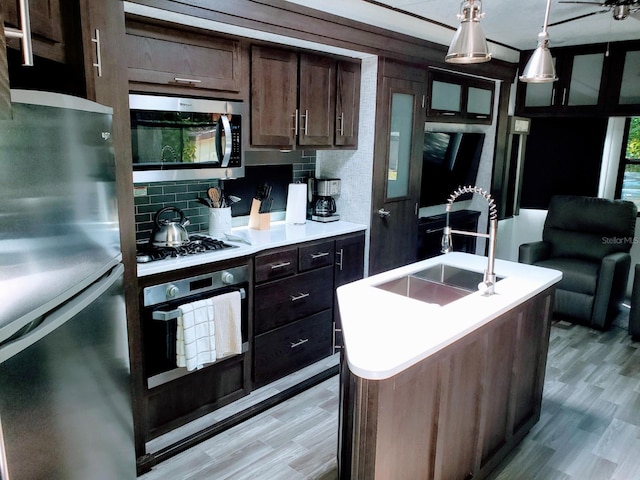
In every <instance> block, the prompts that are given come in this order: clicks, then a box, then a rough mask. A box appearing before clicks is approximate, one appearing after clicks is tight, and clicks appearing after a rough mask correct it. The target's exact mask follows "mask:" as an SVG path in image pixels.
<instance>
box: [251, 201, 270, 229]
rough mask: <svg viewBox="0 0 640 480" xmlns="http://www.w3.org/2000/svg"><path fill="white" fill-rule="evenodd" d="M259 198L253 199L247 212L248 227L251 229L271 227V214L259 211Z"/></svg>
mask: <svg viewBox="0 0 640 480" xmlns="http://www.w3.org/2000/svg"><path fill="white" fill-rule="evenodd" d="M261 203H262V202H260V200H257V199H255V198H254V199H253V201H252V202H251V210H250V212H249V228H251V229H253V230H269V228H270V227H271V214H270V213H260V204H261Z"/></svg>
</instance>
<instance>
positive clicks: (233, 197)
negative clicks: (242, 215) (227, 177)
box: [227, 195, 242, 206]
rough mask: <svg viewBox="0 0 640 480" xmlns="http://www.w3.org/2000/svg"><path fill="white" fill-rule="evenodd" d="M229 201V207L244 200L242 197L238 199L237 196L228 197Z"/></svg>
mask: <svg viewBox="0 0 640 480" xmlns="http://www.w3.org/2000/svg"><path fill="white" fill-rule="evenodd" d="M227 200H229V201H228V202H227V205H228V206H231V205H233V204H234V203H238V202H239V201H240V200H242V199H241V198H240V197H236V196H235V195H228V196H227Z"/></svg>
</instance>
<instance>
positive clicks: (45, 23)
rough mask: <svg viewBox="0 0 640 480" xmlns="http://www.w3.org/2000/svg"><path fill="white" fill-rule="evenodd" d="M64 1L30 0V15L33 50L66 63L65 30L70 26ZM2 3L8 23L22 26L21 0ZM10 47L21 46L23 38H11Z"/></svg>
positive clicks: (44, 56)
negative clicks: (66, 22) (65, 12)
mask: <svg viewBox="0 0 640 480" xmlns="http://www.w3.org/2000/svg"><path fill="white" fill-rule="evenodd" d="M61 3H62V2H61V0H30V1H29V17H30V20H31V38H32V44H33V53H34V54H35V55H38V56H40V57H43V58H46V59H49V60H53V61H56V62H60V63H65V62H66V61H67V58H66V57H67V52H66V50H65V45H64V33H63V32H64V31H65V28H68V26H69V25H65V24H64V22H63V15H62V13H61V10H62V9H61ZM0 5H1V6H2V10H3V13H4V23H5V25H7V26H10V27H13V28H18V29H19V28H20V9H19V6H18V0H0ZM68 21H71V19H68ZM7 46H9V47H10V48H15V49H20V40H19V39H7Z"/></svg>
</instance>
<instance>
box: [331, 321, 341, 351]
mask: <svg viewBox="0 0 640 480" xmlns="http://www.w3.org/2000/svg"><path fill="white" fill-rule="evenodd" d="M338 332H342V329H341V328H336V322H333V345H331V350H332V351H333V353H335V352H336V350H340V349H341V348H342V345H338V341H337V339H336V334H337V333H338Z"/></svg>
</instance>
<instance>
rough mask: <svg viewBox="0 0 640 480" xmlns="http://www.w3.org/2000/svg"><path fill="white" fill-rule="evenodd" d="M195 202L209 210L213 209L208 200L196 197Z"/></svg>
mask: <svg viewBox="0 0 640 480" xmlns="http://www.w3.org/2000/svg"><path fill="white" fill-rule="evenodd" d="M197 201H198V202H200V203H201V204H202V205H204V206H205V207H209V208H212V207H213V204H212V203H211V200H209V199H208V198H204V197H198V199H197Z"/></svg>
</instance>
